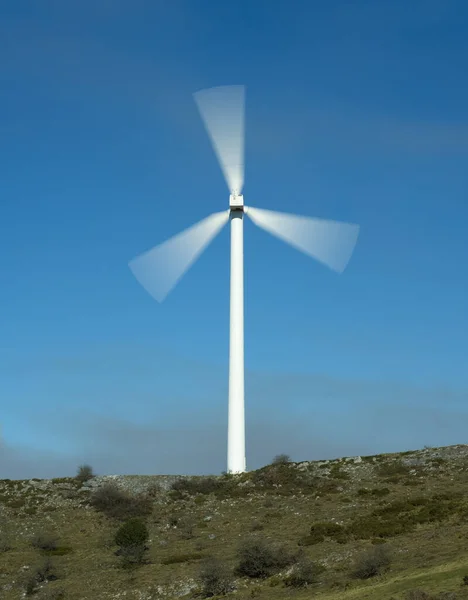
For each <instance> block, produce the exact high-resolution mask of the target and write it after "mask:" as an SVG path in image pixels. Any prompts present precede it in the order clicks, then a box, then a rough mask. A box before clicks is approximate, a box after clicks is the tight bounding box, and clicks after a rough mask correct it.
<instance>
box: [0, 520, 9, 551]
mask: <svg viewBox="0 0 468 600" xmlns="http://www.w3.org/2000/svg"><path fill="white" fill-rule="evenodd" d="M11 538H12V535H11V531H10V526H9V523H8V521H7V520H6V519H4V518H0V552H7V551H8V550H11V546H12V544H11Z"/></svg>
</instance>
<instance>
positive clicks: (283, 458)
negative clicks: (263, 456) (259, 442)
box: [271, 454, 291, 465]
mask: <svg viewBox="0 0 468 600" xmlns="http://www.w3.org/2000/svg"><path fill="white" fill-rule="evenodd" d="M290 462H291V458H290V457H289V456H288V455H287V454H277V455H276V456H275V457H274V459H273V460H272V461H271V464H272V465H287V464H288V463H290Z"/></svg>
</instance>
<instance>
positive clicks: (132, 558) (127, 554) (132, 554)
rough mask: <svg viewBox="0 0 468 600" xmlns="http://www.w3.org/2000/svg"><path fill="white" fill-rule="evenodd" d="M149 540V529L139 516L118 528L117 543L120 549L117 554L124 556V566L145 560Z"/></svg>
mask: <svg viewBox="0 0 468 600" xmlns="http://www.w3.org/2000/svg"><path fill="white" fill-rule="evenodd" d="M147 540H148V529H147V527H146V525H145V523H144V522H143V521H142V520H141V519H139V518H138V517H135V518H133V519H129V520H128V521H127V522H126V523H124V524H123V525H122V526H121V527H120V528H119V529H118V531H117V533H116V535H115V543H116V544H117V546H119V550H118V551H117V552H116V554H117V555H118V556H120V557H121V558H122V560H123V566H124V567H127V566H131V565H136V564H141V563H143V562H144V555H145V551H146V550H147V546H146V545H145V544H146V541H147Z"/></svg>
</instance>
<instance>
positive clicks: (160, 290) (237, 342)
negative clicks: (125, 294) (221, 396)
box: [129, 85, 359, 473]
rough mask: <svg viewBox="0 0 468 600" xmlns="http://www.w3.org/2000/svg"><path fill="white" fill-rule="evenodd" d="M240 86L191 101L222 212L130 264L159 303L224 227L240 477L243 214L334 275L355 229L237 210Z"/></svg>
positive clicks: (232, 464)
mask: <svg viewBox="0 0 468 600" xmlns="http://www.w3.org/2000/svg"><path fill="white" fill-rule="evenodd" d="M244 98H245V88H244V86H241V85H239V86H222V87H215V88H210V89H206V90H201V91H199V92H196V93H195V94H194V99H195V102H196V104H197V106H198V109H199V112H200V114H201V117H202V120H203V121H204V124H205V127H206V129H207V132H208V135H209V136H210V138H211V142H212V144H213V148H214V150H215V152H216V154H217V157H218V160H219V163H220V166H221V169H222V171H223V173H224V177H225V179H226V183H227V185H228V188H229V191H230V197H229V210H225V211H222V212H217V213H213V214H212V215H210V216H209V217H206V218H205V219H203V220H202V221H199V222H198V223H196V224H195V225H192V227H189V228H188V229H186V230H185V231H182V232H181V233H179V234H177V235H175V236H174V237H172V238H170V239H169V240H167V241H165V242H163V243H162V244H160V245H158V246H156V247H155V248H153V249H151V250H149V251H147V252H145V253H144V254H142V255H140V256H138V257H137V258H135V259H133V260H132V261H130V263H129V266H130V268H131V270H132V272H133V274H134V275H135V277H136V278H137V279H138V281H139V282H140V283H141V284H142V285H143V287H144V288H145V289H146V290H147V291H148V292H149V293H150V294H151V295H152V296H153V297H154V298H156V300H158V301H159V302H162V301H163V300H164V298H165V297H166V296H167V294H168V293H169V292H170V291H171V289H172V288H173V287H174V286H175V285H176V283H177V282H178V281H179V279H180V278H181V277H182V276H183V275H184V273H185V272H186V271H187V270H188V269H189V268H190V266H191V265H192V264H193V263H194V262H195V260H196V259H197V258H198V257H199V256H200V254H201V253H202V252H203V251H204V250H205V248H206V247H207V246H208V244H209V243H210V242H211V241H212V240H213V238H214V237H215V236H216V235H217V234H218V233H219V232H220V231H221V229H222V228H223V227H224V225H225V224H226V223H227V222H228V221H230V222H231V281H230V286H231V290H230V328H229V335H230V339H229V416H228V450H227V471H228V472H229V473H243V472H244V471H245V470H246V462H245V418H244V249H243V245H244V238H243V235H244V232H243V227H244V215H248V216H249V217H250V219H251V220H252V221H253V222H254V223H255V224H256V225H258V226H259V227H261V228H263V229H265V230H266V231H268V232H269V233H271V234H273V235H275V236H277V237H278V238H280V239H282V240H283V241H285V242H287V243H289V244H290V245H291V246H294V247H295V248H297V249H298V250H300V251H302V252H304V253H305V254H308V255H309V256H311V257H313V258H315V259H316V260H318V261H320V262H322V263H324V264H325V265H327V266H328V267H329V268H331V269H333V270H335V271H337V272H342V271H343V270H344V268H345V267H346V265H347V263H348V261H349V259H350V257H351V254H352V252H353V249H354V246H355V244H356V240H357V237H358V234H359V226H358V225H353V224H349V223H341V222H337V221H327V220H323V219H312V218H309V217H303V216H298V215H291V214H286V213H280V212H273V211H271V210H264V209H260V208H252V207H250V206H249V207H247V206H244V198H243V195H242V188H243V184H244Z"/></svg>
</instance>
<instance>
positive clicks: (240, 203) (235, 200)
mask: <svg viewBox="0 0 468 600" xmlns="http://www.w3.org/2000/svg"><path fill="white" fill-rule="evenodd" d="M229 208H230V209H231V210H242V211H243V210H244V196H242V195H241V194H236V193H235V192H233V193H232V194H231V195H230V196H229Z"/></svg>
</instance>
